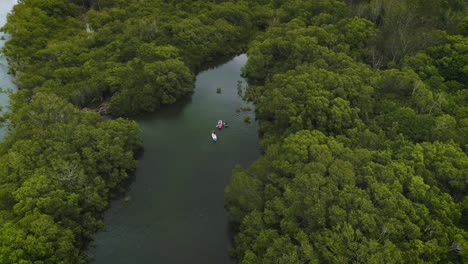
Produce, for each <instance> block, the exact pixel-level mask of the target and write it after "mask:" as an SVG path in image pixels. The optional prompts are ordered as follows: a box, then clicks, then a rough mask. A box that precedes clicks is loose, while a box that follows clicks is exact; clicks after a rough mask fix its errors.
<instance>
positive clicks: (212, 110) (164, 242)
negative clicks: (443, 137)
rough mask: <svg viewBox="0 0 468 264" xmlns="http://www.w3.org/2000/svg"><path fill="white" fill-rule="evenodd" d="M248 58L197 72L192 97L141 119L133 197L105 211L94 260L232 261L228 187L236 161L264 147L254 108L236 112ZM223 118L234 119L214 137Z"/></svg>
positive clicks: (246, 161) (248, 159) (250, 158)
mask: <svg viewBox="0 0 468 264" xmlns="http://www.w3.org/2000/svg"><path fill="white" fill-rule="evenodd" d="M246 60H247V57H246V56H245V55H240V56H237V57H235V58H234V59H233V60H231V61H229V62H228V63H226V64H224V65H222V66H220V67H218V68H215V69H211V70H208V71H205V72H202V73H200V74H199V75H198V76H197V80H196V88H195V92H194V94H193V95H192V96H191V98H190V100H186V101H185V102H180V103H178V104H176V105H173V106H169V107H167V108H165V109H163V110H162V111H159V112H158V113H156V114H152V115H148V116H145V117H142V118H140V119H138V120H137V121H138V123H139V124H140V126H141V128H142V130H143V143H144V149H145V151H144V154H143V157H142V158H141V159H140V163H139V167H138V170H137V174H136V179H135V182H134V183H133V184H132V185H131V187H130V190H129V192H128V194H127V195H128V197H129V198H130V200H129V201H128V202H124V201H123V200H122V199H119V200H118V201H115V202H113V203H112V205H111V208H110V209H109V210H108V212H107V213H106V215H105V222H106V225H107V229H106V231H105V232H101V233H99V234H98V235H97V236H96V248H95V249H93V250H92V252H91V253H92V254H94V255H95V260H94V261H93V263H102V264H111V263H112V264H119V263H122V264H123V263H125V264H129V263H163V264H172V263H177V264H178V263H180V264H182V263H184V264H186V263H200V264H222V263H232V260H230V259H229V255H228V246H229V243H230V242H229V234H228V228H227V226H228V220H227V216H226V212H225V211H224V207H223V194H224V188H225V186H226V185H227V183H228V181H229V178H230V176H231V171H232V168H233V167H234V165H235V164H242V165H243V166H248V165H250V164H251V163H252V162H253V161H254V160H255V159H256V158H257V157H258V156H259V154H260V153H259V139H258V135H257V125H256V123H250V124H247V123H245V122H244V118H245V116H246V115H247V114H248V115H251V116H252V118H253V112H236V109H238V108H239V107H240V106H241V105H242V104H244V102H242V99H241V98H240V97H239V96H238V95H237V82H238V80H242V78H241V77H240V67H241V66H242V65H244V64H245V62H246ZM242 81H243V80H242ZM243 82H244V81H243ZM244 84H245V83H244ZM216 87H221V90H222V92H221V93H220V94H217V93H216ZM218 119H224V120H226V121H227V122H228V124H229V127H228V128H224V129H222V130H221V131H218V133H217V134H218V142H216V143H213V142H212V141H211V130H213V129H215V126H216V123H217V120H218Z"/></svg>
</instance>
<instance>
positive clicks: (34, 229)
mask: <svg viewBox="0 0 468 264" xmlns="http://www.w3.org/2000/svg"><path fill="white" fill-rule="evenodd" d="M18 95H20V94H18ZM12 107H13V109H14V111H13V112H11V113H10V114H9V117H10V120H11V123H10V124H9V128H10V129H11V130H12V132H11V133H10V134H8V136H7V138H6V142H5V143H4V144H5V145H4V147H3V148H2V151H1V152H0V160H2V162H1V165H0V179H1V181H0V198H1V203H0V205H1V206H0V210H6V211H11V214H0V221H1V222H2V228H1V229H0V252H1V253H2V254H0V255H1V256H2V258H3V259H2V262H5V263H8V262H13V263H22V262H24V263H29V262H28V261H30V262H31V263H35V262H42V263H84V262H85V261H86V259H87V256H86V255H85V253H83V252H81V251H80V249H82V248H84V247H85V246H86V245H87V243H88V242H89V240H90V239H91V235H92V234H93V233H94V232H95V231H96V230H97V229H98V228H99V226H100V223H99V221H98V220H97V219H98V217H99V215H100V213H101V212H102V211H103V210H104V209H105V207H106V206H107V201H108V199H109V196H110V193H111V192H112V191H118V190H119V189H120V188H121V183H122V181H124V180H126V179H127V178H128V175H129V174H130V173H132V172H133V171H134V170H135V169H136V160H135V157H134V156H135V152H136V151H138V150H139V149H140V147H141V138H140V131H139V128H138V127H137V125H136V123H134V122H131V121H128V120H124V119H116V120H112V121H103V119H102V118H101V117H100V116H99V115H98V114H97V113H95V112H91V111H79V110H78V109H76V108H75V107H74V106H72V105H71V104H70V103H67V102H66V101H65V100H64V99H61V98H59V97H57V96H55V95H51V94H43V93H37V94H36V95H35V96H34V97H33V98H32V99H31V101H30V102H29V103H28V104H22V103H21V102H20V101H19V100H18V101H15V102H13V105H12ZM0 212H2V211H0Z"/></svg>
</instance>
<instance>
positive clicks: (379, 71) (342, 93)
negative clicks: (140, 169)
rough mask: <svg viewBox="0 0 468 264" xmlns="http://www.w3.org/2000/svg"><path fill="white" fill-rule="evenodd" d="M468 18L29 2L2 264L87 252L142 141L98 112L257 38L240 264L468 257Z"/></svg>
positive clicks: (10, 26)
mask: <svg viewBox="0 0 468 264" xmlns="http://www.w3.org/2000/svg"><path fill="white" fill-rule="evenodd" d="M467 21H468V20H467V19H466V5H464V2H463V1H462V0H450V1H445V0H434V1H423V0H389V1H381V0H346V1H340V0H320V1H302V0H274V1H269V0H257V1H234V0H233V1H222V0H218V1H188V0H185V1H184V0H172V1H165V0H130V1H124V0H99V1H97V0H83V1H78V0H47V1H44V0H20V1H19V4H18V5H17V6H15V8H14V11H13V13H12V14H11V15H10V16H9V18H8V23H7V25H6V26H5V27H4V28H3V29H4V31H6V32H8V33H10V34H11V35H12V38H11V40H10V41H8V42H7V45H6V47H5V49H4V51H5V54H6V55H7V56H8V58H9V62H10V64H11V71H12V73H13V74H14V75H15V77H16V82H17V84H18V87H19V88H20V89H21V91H20V92H18V93H17V94H15V95H14V96H13V98H12V112H11V114H10V115H9V116H8V119H9V120H10V123H9V124H8V129H9V134H8V136H7V138H6V140H5V142H4V143H2V144H1V145H0V262H2V263H82V262H85V261H86V259H87V258H86V255H85V254H84V253H83V250H84V249H85V248H86V247H87V245H88V243H89V241H90V240H91V239H92V234H93V232H95V231H96V230H97V229H98V228H99V227H100V226H101V225H102V223H101V220H100V215H101V213H102V211H103V210H104V209H105V207H106V206H107V203H108V200H109V198H110V197H111V196H112V193H115V192H116V191H119V190H121V189H122V182H123V181H125V180H126V179H128V177H129V175H130V173H131V172H132V171H133V170H134V169H135V168H136V161H135V156H134V155H135V152H136V151H137V150H138V149H139V148H140V147H141V139H140V136H139V131H138V127H137V126H136V124H135V123H133V122H130V121H128V120H125V119H115V120H112V121H104V120H103V119H102V117H100V116H99V115H98V114H96V113H94V112H93V111H90V110H86V108H96V107H97V106H98V105H100V104H101V103H103V102H105V103H108V104H109V105H110V109H111V112H112V114H114V115H116V116H130V115H135V114H138V113H141V112H143V111H155V110H157V109H158V108H160V107H161V106H163V105H166V104H171V103H174V102H175V101H176V100H177V99H179V98H181V97H183V96H185V95H188V94H190V93H191V91H192V88H193V81H194V76H195V74H196V73H197V72H198V71H199V70H201V69H203V68H204V67H207V66H209V65H212V64H213V63H216V62H217V61H219V60H221V59H222V58H223V57H226V56H229V55H232V54H235V53H238V52H241V51H244V50H245V49H246V48H247V45H248V52H247V53H248V56H249V61H248V63H247V64H246V66H245V67H244V69H243V72H244V74H245V76H246V77H247V78H248V81H249V84H250V85H249V88H248V90H247V94H246V96H247V97H248V98H249V99H250V100H252V101H254V102H255V104H256V111H257V112H256V114H257V118H258V119H259V120H260V133H261V135H262V147H263V149H264V155H263V156H262V157H261V158H260V159H259V160H258V161H257V162H255V163H254V164H253V165H252V166H251V167H250V168H247V169H244V168H241V167H238V168H236V169H235V170H234V172H233V176H232V180H231V182H230V184H229V186H228V187H227V188H226V196H225V199H226V208H227V210H228V212H229V215H230V218H231V220H232V228H233V230H234V232H235V237H234V245H233V249H232V255H233V256H234V257H235V258H237V259H238V260H239V261H240V263H349V262H355V263H383V262H387V263H422V262H428V263H429V262H432V263H463V262H468V231H467V227H468V220H467V219H468V198H467V193H468V186H467V185H468V179H467V175H468V158H467V151H468V149H467V143H468V142H467V139H466V135H467V134H468V106H467V104H466V102H467V101H468V89H467V84H468V68H467V67H468V66H466V65H468V63H467V61H468V40H467V37H466V34H467V32H468V22H467ZM248 43H250V44H248ZM80 109H81V110H80Z"/></svg>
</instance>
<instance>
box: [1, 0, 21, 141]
mask: <svg viewBox="0 0 468 264" xmlns="http://www.w3.org/2000/svg"><path fill="white" fill-rule="evenodd" d="M16 2H18V0H0V27H3V26H4V25H5V23H6V20H7V15H8V13H9V12H10V11H11V10H12V9H13V6H14V5H16ZM8 37H9V36H7V35H5V34H4V33H3V32H0V50H1V49H2V48H3V45H4V44H5V41H6V40H7V39H8ZM11 80H12V79H11V75H8V63H7V60H6V58H5V55H4V54H3V53H1V52H0V88H1V89H2V90H4V91H6V90H12V91H15V90H16V87H15V85H14V84H13V83H12V82H11ZM7 104H8V95H7V94H6V93H0V107H1V108H2V110H0V115H1V113H3V112H5V111H6V110H7ZM3 136H4V130H3V129H2V128H1V127H0V141H1V140H2V139H3Z"/></svg>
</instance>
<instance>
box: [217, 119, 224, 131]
mask: <svg viewBox="0 0 468 264" xmlns="http://www.w3.org/2000/svg"><path fill="white" fill-rule="evenodd" d="M216 127H217V128H218V129H221V128H223V120H218V124H217V125H216Z"/></svg>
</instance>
